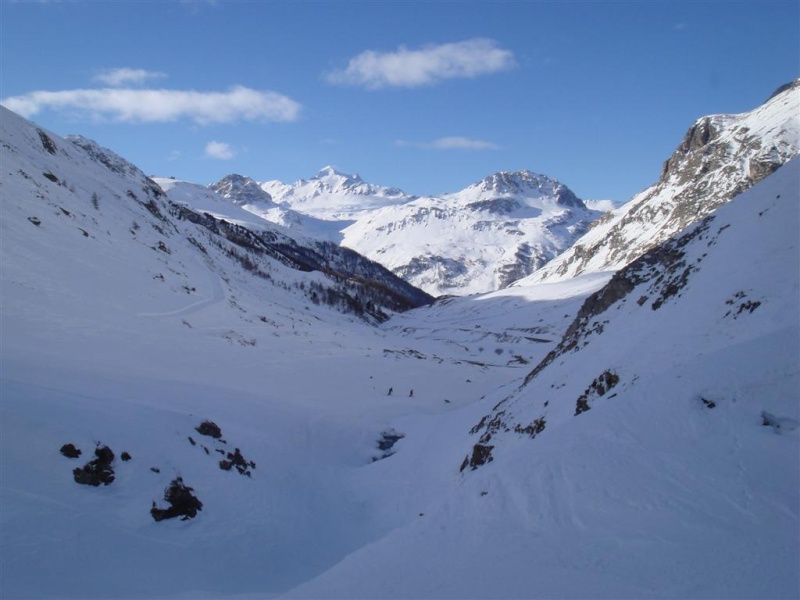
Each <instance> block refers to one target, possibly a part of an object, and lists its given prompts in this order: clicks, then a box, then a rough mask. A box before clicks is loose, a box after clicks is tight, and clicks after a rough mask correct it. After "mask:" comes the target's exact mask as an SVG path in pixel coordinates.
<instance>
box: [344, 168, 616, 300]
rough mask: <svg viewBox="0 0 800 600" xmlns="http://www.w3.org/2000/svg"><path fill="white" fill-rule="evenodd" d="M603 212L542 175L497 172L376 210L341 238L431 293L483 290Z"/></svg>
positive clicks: (525, 269)
mask: <svg viewBox="0 0 800 600" xmlns="http://www.w3.org/2000/svg"><path fill="white" fill-rule="evenodd" d="M600 214H601V213H599V212H596V211H592V210H589V209H588V208H586V206H585V205H584V204H583V202H581V200H580V199H578V198H577V197H576V196H575V194H573V193H572V191H571V190H569V188H567V187H566V186H565V185H563V184H561V183H560V182H558V181H555V180H552V179H550V178H548V177H546V176H544V175H538V174H535V173H532V172H530V171H518V172H513V173H509V172H501V173H496V174H494V175H491V176H489V177H487V178H485V179H483V180H482V181H480V182H478V183H475V184H473V185H471V186H469V187H467V188H465V189H464V190H462V191H460V192H457V193H454V194H448V195H446V196H442V197H440V198H420V199H418V200H415V201H413V202H409V203H406V204H403V205H401V206H394V207H387V208H384V209H381V210H379V211H376V212H375V213H374V214H372V215H369V216H367V217H364V218H362V219H359V220H358V221H357V222H356V223H354V224H353V225H351V226H350V227H348V228H347V229H345V230H344V241H343V242H342V243H343V244H344V245H346V246H348V247H350V248H353V249H355V250H357V251H359V252H360V253H362V254H364V255H365V256H368V257H370V258H372V259H373V260H378V261H380V262H381V263H382V264H384V265H386V266H387V267H388V268H389V269H391V270H392V272H394V273H396V274H398V275H400V276H401V277H403V279H405V280H406V281H409V282H411V283H413V284H414V285H416V286H417V287H420V288H422V289H424V290H426V291H428V292H429V293H431V294H434V295H442V294H473V293H481V292H484V293H485V292H489V291H493V290H496V289H499V288H504V287H506V286H508V285H509V284H510V283H511V282H513V281H515V280H516V279H519V278H521V277H524V276H526V275H529V274H530V273H532V272H533V271H535V270H536V269H538V268H539V267H541V266H543V265H544V264H545V263H547V262H548V261H549V260H550V259H552V258H553V257H555V256H556V255H557V254H558V253H559V252H561V251H562V250H565V249H566V248H568V247H569V246H570V244H571V243H572V242H573V241H574V240H575V239H577V238H578V237H579V236H580V235H581V234H582V233H583V232H585V231H586V229H587V228H588V226H589V224H590V223H591V222H592V221H594V220H595V219H596V218H597V217H599V216H600Z"/></svg>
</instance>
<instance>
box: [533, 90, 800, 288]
mask: <svg viewBox="0 0 800 600" xmlns="http://www.w3.org/2000/svg"><path fill="white" fill-rule="evenodd" d="M799 114H800V79H798V80H795V81H794V82H792V83H791V84H789V85H785V86H781V88H779V89H778V90H777V91H776V93H775V94H773V95H772V96H771V97H770V98H769V99H768V100H767V101H766V102H765V103H764V104H762V105H761V106H759V107H758V108H756V109H754V110H752V111H750V112H747V113H743V114H739V115H711V116H706V117H703V118H701V119H698V121H697V122H696V123H695V124H694V125H692V127H691V128H690V129H689V131H688V132H687V133H686V135H685V136H684V139H683V141H682V142H681V144H680V146H678V148H677V149H676V150H675V152H674V153H673V155H672V156H671V157H670V158H669V160H667V161H666V162H665V163H664V167H663V170H662V173H661V178H660V180H659V181H658V183H656V184H655V185H653V186H652V187H650V188H648V189H646V190H644V191H643V192H641V193H640V194H637V195H636V196H634V197H633V198H632V199H631V200H630V201H629V202H628V203H627V204H625V205H623V206H622V207H620V208H618V209H616V210H615V211H613V212H611V213H608V214H607V215H605V216H604V217H603V218H602V219H600V220H598V221H596V222H595V223H594V224H593V225H592V228H591V230H590V231H589V232H588V233H586V235H584V236H583V237H581V238H580V239H579V240H577V241H576V242H575V244H574V245H573V246H572V247H571V248H570V249H569V250H568V251H567V252H564V253H563V254H562V255H561V256H559V257H558V258H557V259H556V260H554V261H552V262H550V263H549V264H548V265H546V266H545V267H544V268H543V269H541V270H539V271H538V272H537V273H535V274H534V275H533V276H532V277H531V278H530V279H529V280H528V282H529V283H536V282H541V281H555V280H558V279H564V278H570V277H573V276H575V275H578V274H580V273H583V272H585V271H608V270H616V269H619V268H621V267H623V266H625V265H626V264H628V263H630V262H631V261H632V260H634V259H635V258H637V257H638V256H641V255H642V254H643V253H644V252H645V251H647V250H648V249H649V248H652V247H654V246H656V245H657V244H659V243H661V242H663V241H664V240H666V239H667V238H669V237H670V236H671V235H673V234H675V233H677V232H678V231H681V230H682V229H683V228H684V227H686V226H688V225H689V224H691V223H693V222H694V221H696V220H698V219H701V218H702V217H704V216H705V215H707V214H709V213H710V212H711V211H713V210H714V209H716V208H718V207H719V206H721V205H722V204H724V203H726V202H728V201H729V200H730V199H731V198H733V197H735V196H736V195H737V194H739V193H741V192H742V191H744V190H746V189H747V188H749V187H750V186H752V185H753V184H754V183H757V182H758V181H760V180H761V179H763V178H764V177H766V176H767V175H769V174H770V173H772V172H774V171H775V170H776V169H777V168H778V167H780V166H781V165H782V164H783V163H785V162H786V161H788V160H790V159H791V158H792V157H793V156H795V155H797V154H798V152H800V118H798V115H799ZM524 283H525V282H523V284H524Z"/></svg>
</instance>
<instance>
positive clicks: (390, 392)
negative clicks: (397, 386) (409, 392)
mask: <svg viewBox="0 0 800 600" xmlns="http://www.w3.org/2000/svg"><path fill="white" fill-rule="evenodd" d="M393 390H394V388H389V393H388V394H386V395H387V396H391V395H392V391H393Z"/></svg>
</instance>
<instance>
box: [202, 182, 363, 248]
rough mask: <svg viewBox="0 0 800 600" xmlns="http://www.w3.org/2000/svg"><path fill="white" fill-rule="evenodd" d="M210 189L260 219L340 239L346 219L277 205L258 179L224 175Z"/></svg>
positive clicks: (327, 237)
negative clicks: (339, 219) (302, 211)
mask: <svg viewBox="0 0 800 600" xmlns="http://www.w3.org/2000/svg"><path fill="white" fill-rule="evenodd" d="M209 188H210V189H211V190H213V191H215V192H217V194H219V195H220V196H222V197H223V198H225V199H226V200H229V201H230V202H233V203H234V204H236V205H237V206H241V207H242V208H243V209H245V210H246V211H248V212H251V213H253V214H254V215H258V216H259V217H261V218H262V219H265V220H267V221H270V222H272V223H277V224H278V225H282V226H283V227H286V228H287V229H291V230H294V231H296V232H299V233H303V234H307V235H309V236H311V237H314V238H318V239H322V240H327V241H331V242H336V243H337V244H338V243H340V242H341V241H342V233H341V229H342V227H343V226H344V223H347V222H349V221H345V222H342V221H331V220H326V219H318V218H316V217H312V216H309V215H307V214H303V213H301V212H298V211H296V210H293V209H291V208H288V206H287V205H285V204H277V203H276V202H274V201H273V200H272V196H270V195H269V193H267V192H265V191H264V190H263V189H262V188H261V186H260V185H259V183H258V182H257V181H255V180H254V179H251V178H249V177H244V176H243V175H235V174H234V175H227V176H226V177H223V178H222V179H221V180H220V181H218V182H217V183H214V184H212V185H210V186H209Z"/></svg>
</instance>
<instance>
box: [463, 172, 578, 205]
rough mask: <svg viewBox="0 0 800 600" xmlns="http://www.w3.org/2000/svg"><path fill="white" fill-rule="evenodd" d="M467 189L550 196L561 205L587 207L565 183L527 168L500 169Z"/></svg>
mask: <svg viewBox="0 0 800 600" xmlns="http://www.w3.org/2000/svg"><path fill="white" fill-rule="evenodd" d="M467 189H473V190H476V191H477V192H478V193H481V194H485V193H490V194H502V195H524V196H530V195H535V196H550V197H554V198H555V199H556V203H557V204H559V205H561V206H567V207H573V208H585V206H584V204H583V201H582V200H580V199H579V198H578V197H577V196H576V195H575V194H574V193H573V192H572V190H570V189H569V188H568V187H567V186H565V185H564V184H563V183H561V182H559V181H556V180H555V179H552V178H550V177H548V176H547V175H541V174H539V173H534V172H533V171H529V170H527V169H523V170H521V171H499V172H497V173H494V174H492V175H489V176H488V177H484V178H483V179H482V180H481V181H479V182H478V183H476V184H473V185H472V186H470V187H469V188H467Z"/></svg>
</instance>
